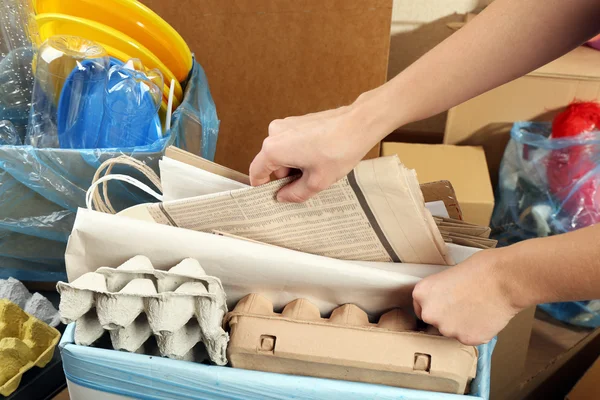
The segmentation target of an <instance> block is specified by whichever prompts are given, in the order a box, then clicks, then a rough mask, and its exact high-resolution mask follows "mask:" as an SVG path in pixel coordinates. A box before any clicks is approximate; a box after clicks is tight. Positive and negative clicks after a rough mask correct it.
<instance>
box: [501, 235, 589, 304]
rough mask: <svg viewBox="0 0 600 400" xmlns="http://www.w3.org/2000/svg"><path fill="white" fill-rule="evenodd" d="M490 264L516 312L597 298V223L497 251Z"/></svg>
mask: <svg viewBox="0 0 600 400" xmlns="http://www.w3.org/2000/svg"><path fill="white" fill-rule="evenodd" d="M494 265H495V266H496V269H497V273H498V276H499V277H500V281H501V282H502V286H503V287H504V288H505V290H506V292H507V294H508V296H509V298H510V299H512V302H513V303H514V305H515V306H516V307H518V308H520V309H522V308H526V307H529V306H533V305H536V304H540V303H551V302H560V301H577V300H590V299H600V224H597V225H594V226H591V227H587V228H584V229H580V230H577V231H574V232H570V233H566V234H563V235H557V236H552V237H547V238H540V239H532V240H527V241H524V242H521V243H518V244H516V245H513V246H510V247H506V248H502V249H498V250H496V261H495V263H494Z"/></svg>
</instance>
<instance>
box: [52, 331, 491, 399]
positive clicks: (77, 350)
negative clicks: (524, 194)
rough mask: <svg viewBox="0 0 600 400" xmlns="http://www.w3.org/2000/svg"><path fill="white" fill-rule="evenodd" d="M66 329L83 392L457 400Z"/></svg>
mask: <svg viewBox="0 0 600 400" xmlns="http://www.w3.org/2000/svg"><path fill="white" fill-rule="evenodd" d="M74 330H75V324H74V323H73V324H70V325H69V326H68V327H67V329H66V330H65V333H64V334H63V337H62V339H61V342H60V344H59V347H60V350H61V354H62V357H63V365H64V369H65V375H66V376H67V379H68V380H69V381H71V382H73V383H75V384H77V385H80V386H82V387H85V388H89V389H94V390H98V391H102V392H108V393H113V394H118V395H123V396H130V397H134V398H143V399H165V398H178V399H202V400H206V399H235V400H247V399H257V400H258V399H263V398H264V399H267V398H268V399H318V398H344V399H345V400H358V399H377V400H386V399H389V400H392V399H394V400H396V399H404V400H460V399H463V400H464V399H465V395H456V394H446V393H434V392H426V391H421V390H411V389H402V388H396V387H389V386H383V385H373V384H367V383H359V382H348V381H338V380H332V379H321V378H312V377H304V376H294V375H283V374H274V373H269V372H260V371H249V370H243V369H236V368H229V367H219V366H214V365H205V364H198V363H193V362H187V361H178V360H171V359H168V358H161V357H153V356H147V355H143V354H135V353H126V352H120V351H114V350H106V349H100V348H94V347H85V346H78V345H76V344H74ZM495 341H496V339H494V340H492V341H491V342H490V343H488V344H486V345H483V346H479V362H478V368H477V378H476V379H475V380H474V381H473V382H472V385H471V388H472V390H473V391H474V392H475V393H474V394H471V395H466V396H467V398H471V399H482V400H488V399H489V382H490V364H491V354H492V351H493V348H494V345H495Z"/></svg>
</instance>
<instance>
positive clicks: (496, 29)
mask: <svg viewBox="0 0 600 400" xmlns="http://www.w3.org/2000/svg"><path fill="white" fill-rule="evenodd" d="M599 28H600V1H597V0H580V1H577V2H570V1H564V0H496V1H494V2H493V3H492V4H491V5H490V6H489V7H488V8H487V9H485V10H484V11H483V12H482V13H481V14H480V15H479V16H477V17H476V18H475V19H473V21H471V22H469V23H468V24H466V25H465V26H464V27H463V28H461V29H460V30H459V31H457V32H456V33H454V34H453V35H452V36H450V37H449V38H448V39H446V40H445V41H444V42H442V43H441V44H439V45H438V46H437V47H435V48H434V49H433V50H431V51H430V52H429V53H427V54H426V55H424V56H423V57H421V58H420V59H419V60H418V61H416V62H415V63H414V64H412V65H411V66H410V67H408V68H407V69H406V70H404V71H403V72H401V73H400V74H399V75H398V76H396V77H395V78H394V79H392V80H391V81H389V82H388V83H387V84H385V85H383V86H381V87H380V88H378V89H375V90H373V91H371V92H368V93H366V94H365V95H363V96H361V98H359V100H358V101H357V107H356V114H357V118H358V119H360V120H362V121H363V122H366V123H367V124H366V129H364V131H365V132H368V133H369V134H370V135H373V136H374V137H373V140H372V141H373V142H377V141H378V140H380V139H382V138H383V137H384V136H385V135H387V134H388V133H389V132H391V131H393V130H394V129H396V128H398V127H400V126H402V125H404V124H406V123H409V122H414V121H417V120H420V119H423V118H427V117H430V116H432V115H435V114H437V113H440V112H442V111H445V110H447V109H449V108H451V107H453V106H455V105H458V104H460V103H462V102H464V101H466V100H468V99H470V98H472V97H475V96H477V95H479V94H481V93H484V92H485V91H487V90H490V89H492V88H495V87H497V86H500V85H502V84H504V83H506V82H509V81H511V80H513V79H515V78H517V77H519V76H521V75H524V74H526V73H528V72H530V71H532V70H534V69H536V68H538V67H540V66H542V65H544V64H546V63H548V62H550V61H552V60H554V59H555V58H557V57H559V56H561V55H563V54H565V53H567V52H568V51H570V50H572V49H573V48H575V47H577V46H578V45H580V44H582V43H583V42H585V41H586V40H587V39H589V38H590V37H592V36H594V35H595V34H596V33H597V32H598V31H599V30H600V29H599Z"/></svg>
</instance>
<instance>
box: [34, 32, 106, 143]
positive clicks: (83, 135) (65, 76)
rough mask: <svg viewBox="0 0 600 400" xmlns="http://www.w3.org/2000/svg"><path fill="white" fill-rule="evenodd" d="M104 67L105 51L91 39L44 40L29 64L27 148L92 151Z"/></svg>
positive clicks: (101, 95)
mask: <svg viewBox="0 0 600 400" xmlns="http://www.w3.org/2000/svg"><path fill="white" fill-rule="evenodd" d="M109 65H110V61H109V57H108V55H107V53H106V50H104V48H103V47H102V46H100V45H98V44H96V43H94V42H92V41H90V40H87V39H83V38H80V37H76V36H52V37H51V38H49V39H48V40H46V42H44V43H43V44H42V45H41V46H40V49H39V51H38V54H37V57H36V59H35V62H34V73H35V83H34V87H33V95H32V104H31V112H30V115H29V124H28V127H27V138H26V144H30V145H32V146H35V147H61V148H86V147H93V144H95V143H96V141H97V139H98V132H99V129H100V123H101V121H102V115H103V96H104V86H105V80H106V75H107V73H108V69H109ZM90 143H91V144H92V145H90Z"/></svg>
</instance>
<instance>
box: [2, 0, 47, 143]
mask: <svg viewBox="0 0 600 400" xmlns="http://www.w3.org/2000/svg"><path fill="white" fill-rule="evenodd" d="M38 41H39V34H38V31H37V24H36V22H35V17H34V12H33V6H32V4H31V2H30V1H29V0H0V120H9V121H11V122H12V124H13V125H14V126H15V128H16V129H17V131H18V132H19V134H20V136H22V137H24V135H25V131H26V126H27V118H28V114H29V109H30V107H31V94H32V90H33V74H32V60H33V57H34V54H35V49H36V45H37V43H38Z"/></svg>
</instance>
